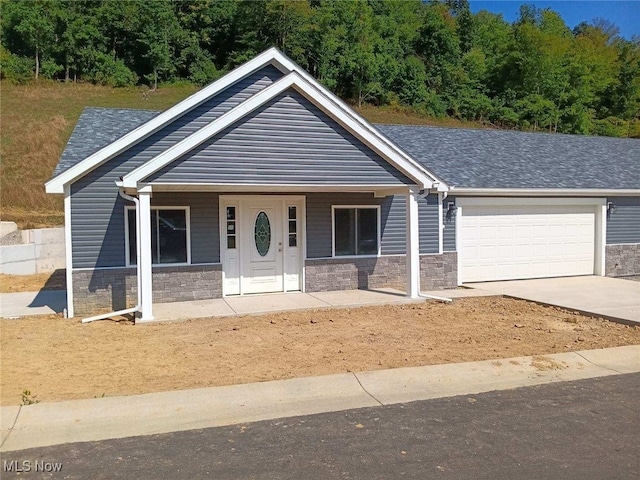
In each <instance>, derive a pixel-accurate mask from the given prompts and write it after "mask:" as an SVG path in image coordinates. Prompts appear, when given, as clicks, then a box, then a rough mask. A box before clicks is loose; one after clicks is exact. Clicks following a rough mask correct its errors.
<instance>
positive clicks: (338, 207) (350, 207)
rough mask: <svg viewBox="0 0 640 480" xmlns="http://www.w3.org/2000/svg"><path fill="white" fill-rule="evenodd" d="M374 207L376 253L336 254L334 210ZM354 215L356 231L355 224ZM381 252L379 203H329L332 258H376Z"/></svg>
mask: <svg viewBox="0 0 640 480" xmlns="http://www.w3.org/2000/svg"><path fill="white" fill-rule="evenodd" d="M365 208H367V209H371V210H373V209H375V210H376V220H377V222H378V230H377V231H378V238H377V241H378V252H377V253H376V254H368V255H336V213H335V212H336V210H350V209H365ZM357 218H358V216H357V215H356V231H357V229H358V226H357V221H358V220H357ZM381 252H382V231H381V229H380V205H331V257H332V258H377V257H380V256H381Z"/></svg>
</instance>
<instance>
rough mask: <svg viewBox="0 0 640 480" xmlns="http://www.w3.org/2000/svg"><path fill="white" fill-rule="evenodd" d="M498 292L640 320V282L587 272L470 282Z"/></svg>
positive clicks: (623, 319)
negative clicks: (584, 274)
mask: <svg viewBox="0 0 640 480" xmlns="http://www.w3.org/2000/svg"><path fill="white" fill-rule="evenodd" d="M465 286H467V287H472V288H480V289H481V290H485V291H491V292H496V293H499V294H502V295H508V296H510V297H515V298H522V299H524V300H531V301H534V302H538V303H544V304H547V305H554V306H557V307H562V308H567V309H569V310H576V311H579V312H582V313H585V314H587V315H593V316H598V317H603V318H607V319H609V320H613V321H618V322H623V323H627V324H640V282H634V281H630V280H622V279H619V278H611V277H598V276H584V277H562V278H542V279H536V280H510V281H506V282H483V283H468V284H465Z"/></svg>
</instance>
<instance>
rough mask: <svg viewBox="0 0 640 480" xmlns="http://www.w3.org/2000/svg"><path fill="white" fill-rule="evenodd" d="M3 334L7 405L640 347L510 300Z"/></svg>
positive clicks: (49, 325) (36, 328)
mask: <svg viewBox="0 0 640 480" xmlns="http://www.w3.org/2000/svg"><path fill="white" fill-rule="evenodd" d="M0 333H1V334H2V338H1V347H2V348H1V360H2V363H1V366H2V371H1V372H0V373H1V375H0V380H1V381H0V385H1V387H2V395H1V403H2V404H5V405H6V404H20V403H21V401H22V400H21V394H22V392H23V391H24V390H30V391H31V393H32V395H33V396H35V398H36V400H40V401H55V400H65V399H74V398H92V397H101V396H103V395H106V396H113V395H130V394H137V393H146V392H155V391H163V390H177V389H189V388H199V387H208V386H214V385H228V384H235V383H244V382H255V381H266V380H276V379H284V378H292V377H300V376H309V375H325V374H330V373H340V372H349V371H362V370H377V369H385V368H395V367H405V366H417V365H429V364H438V363H449V362H464V361H473V360H484V359H494V358H495V359H499V358H508V357H516V356H524V355H538V354H546V353H557V352H566V351H571V350H581V349H592V348H604V347H612V346H619V345H629V344H640V328H638V327H628V326H623V325H619V324H615V323H610V322H607V321H603V320H599V319H593V318H589V317H584V316H581V315H576V314H574V313H572V312H567V311H564V310H561V309H557V308H551V307H543V306H540V305H536V304H533V303H528V302H525V301H520V300H512V299H505V298H500V297H485V298H471V299H464V300H457V301H455V302H454V303H453V304H442V303H433V302H430V303H425V304H419V305H416V304H412V305H402V306H400V305H398V306H382V307H365V308H358V309H341V310H318V311H305V312H289V313H279V314H270V315H261V316H252V317H250V316H246V317H231V318H222V319H198V320H193V321H187V322H180V323H166V324H155V325H145V326H134V325H133V324H132V323H131V322H130V321H128V320H121V321H103V322H96V323H93V324H85V325H83V324H81V323H80V322H79V321H77V320H67V319H63V318H59V317H56V316H49V317H32V318H24V319H20V320H2V322H1V329H0ZM541 368H542V367H541ZM185 395H188V394H186V393H185Z"/></svg>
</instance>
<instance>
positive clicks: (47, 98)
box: [0, 82, 478, 228]
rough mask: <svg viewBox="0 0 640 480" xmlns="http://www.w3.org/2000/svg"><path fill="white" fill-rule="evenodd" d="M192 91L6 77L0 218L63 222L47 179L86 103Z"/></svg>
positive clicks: (158, 103)
mask: <svg viewBox="0 0 640 480" xmlns="http://www.w3.org/2000/svg"><path fill="white" fill-rule="evenodd" d="M194 91H196V88H195V87H192V86H171V87H165V88H160V89H159V90H158V91H157V92H152V93H150V92H149V91H148V89H147V88H130V89H124V88H119V89H114V88H109V87H100V86H95V85H85V84H81V85H73V84H71V85H65V84H59V83H40V84H36V85H9V84H6V83H4V82H3V83H2V84H1V85H0V133H1V142H0V158H1V163H0V178H1V181H2V184H1V189H0V201H1V205H2V210H1V212H0V217H1V218H2V220H12V221H15V222H17V223H18V224H19V225H20V227H21V228H38V227H47V226H55V225H61V224H62V223H63V210H62V196H61V195H47V194H45V191H44V182H46V181H47V180H49V178H51V174H52V172H53V169H54V168H55V166H56V164H57V162H58V159H59V158H60V154H61V153H62V151H63V150H64V146H65V144H66V142H67V140H68V139H69V136H70V135H71V132H72V131H73V127H74V126H75V124H76V122H77V120H78V117H79V116H80V113H81V112H82V109H83V108H84V107H86V106H93V107H120V108H141V109H148V110H164V109H166V108H168V107H170V106H171V105H173V104H175V103H177V102H178V101H180V100H182V99H183V98H185V97H187V96H188V95H190V94H191V93H193V92H194ZM360 113H361V114H362V115H363V116H364V117H365V118H367V119H368V120H369V121H372V122H377V123H402V124H425V125H448V126H478V125H472V124H467V123H461V122H458V121H455V120H452V119H443V120H442V121H440V120H433V119H428V118H424V117H419V116H417V115H415V114H412V113H411V112H409V111H406V112H403V111H398V110H393V109H380V108H375V107H371V106H366V107H364V108H362V109H360Z"/></svg>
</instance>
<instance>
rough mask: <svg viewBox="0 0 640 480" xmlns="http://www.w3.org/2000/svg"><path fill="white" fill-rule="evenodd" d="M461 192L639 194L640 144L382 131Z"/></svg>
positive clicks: (497, 133) (455, 131)
mask: <svg viewBox="0 0 640 480" xmlns="http://www.w3.org/2000/svg"><path fill="white" fill-rule="evenodd" d="M377 127H378V128H379V129H380V130H381V131H382V132H383V133H384V134H385V135H387V137H389V138H390V139H391V140H393V141H394V142H396V143H397V144H398V145H400V146H401V147H402V148H403V149H404V150H405V151H406V152H408V153H409V154H411V155H412V156H413V157H414V158H416V159H417V160H418V161H419V162H420V163H422V164H423V165H424V166H425V168H428V169H430V170H433V171H434V172H436V173H437V174H438V175H439V176H441V177H442V178H443V179H444V180H445V182H447V183H448V184H449V185H452V186H453V185H455V189H456V190H461V189H465V188H466V189H602V190H624V189H629V190H637V191H638V193H640V140H638V139H627V138H611V137H595V136H584V135H566V134H549V133H531V132H518V131H512V130H509V131H505V130H472V129H459V128H443V127H426V126H410V125H377Z"/></svg>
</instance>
